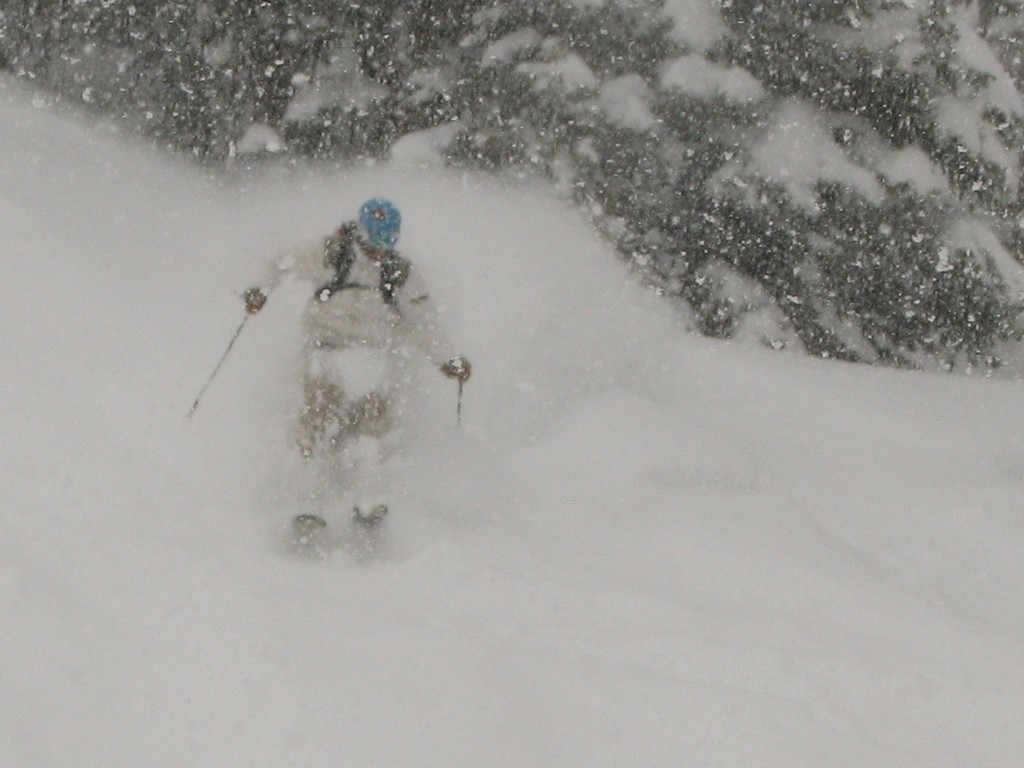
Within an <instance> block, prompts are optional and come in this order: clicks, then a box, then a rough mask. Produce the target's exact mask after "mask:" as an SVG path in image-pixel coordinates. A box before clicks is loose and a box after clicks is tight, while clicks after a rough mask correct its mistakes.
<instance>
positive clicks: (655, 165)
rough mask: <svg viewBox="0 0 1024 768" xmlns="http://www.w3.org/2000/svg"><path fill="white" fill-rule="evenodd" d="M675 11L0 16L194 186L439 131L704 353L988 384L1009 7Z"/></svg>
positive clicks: (410, 8)
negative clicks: (538, 199)
mask: <svg viewBox="0 0 1024 768" xmlns="http://www.w3.org/2000/svg"><path fill="white" fill-rule="evenodd" d="M709 7H710V6H709ZM670 11H671V8H668V9H666V8H665V7H663V4H662V3H661V2H658V1H656V0H633V1H630V2H626V1H625V0H622V1H621V2H606V3H604V4H603V5H595V4H592V3H575V2H570V1H569V0H532V1H528V0H490V2H481V1H480V0H401V2H399V1H397V0H394V1H389V2H379V1H378V2H368V3H365V4H357V3H348V2H329V1H328V0H278V1H276V2H258V1H254V2H244V3H240V2H237V0H205V1H204V2H199V1H198V0H189V1H185V0H167V1H165V2H154V1H153V0H131V1H128V0H78V1H77V2H75V1H73V0H7V2H5V3H4V5H3V10H2V11H0V66H2V67H3V68H4V69H7V70H9V71H11V72H14V73H15V74H17V75H19V76H21V77H24V78H29V79H31V80H33V81H35V82H36V83H38V84H39V85H40V87H45V88H48V89H51V90H55V91H57V92H59V93H61V94H64V95H65V96H67V97H73V98H76V99H81V100H82V101H84V102H86V103H88V104H90V105H92V106H93V107H94V108H97V109H99V110H102V111H103V112H105V113H112V114H116V115H118V116H120V117H122V118H123V119H124V120H126V121H129V122H130V123H131V124H133V125H137V126H140V127H141V128H142V129H143V130H144V131H145V132H147V133H148V134H149V135H151V136H153V137H155V138H157V139H158V140H160V141H161V142H163V143H165V144H167V145H169V146H171V147H173V148H174V149H176V150H179V151H184V152H188V153H191V154H193V155H195V156H196V157H197V158H200V159H202V160H203V161H205V162H222V161H225V160H227V159H229V158H232V157H235V156H237V155H238V154H239V153H240V152H248V151H253V150H260V149H262V150H263V151H275V152H280V153H290V154H292V155H295V156H299V157H308V158H328V157H329V158H359V157H366V156H376V157H386V156H387V154H388V152H389V150H390V148H391V147H392V145H393V144H394V143H395V142H396V141H397V140H398V139H400V138H402V137H403V136H407V135H409V134H411V133H415V132H418V131H423V130H426V129H431V128H439V129H442V132H441V133H439V134H438V136H439V137H441V139H443V147H442V151H443V152H444V153H445V155H446V157H447V160H448V161H449V162H450V163H452V164H455V165H465V166H472V167H477V168H487V169H494V170H503V169H514V170H521V169H524V168H527V169H530V170H531V171H534V172H539V173H543V174H546V175H548V176H549V177H550V178H551V179H552V181H553V183H555V184H557V185H558V186H559V188H561V189H563V190H565V191H566V193H567V194H569V195H571V196H572V197H573V198H574V199H575V200H577V201H578V202H579V204H580V205H581V206H583V208H584V209H585V210H586V211H587V212H588V213H589V214H590V215H591V216H592V217H593V220H594V222H595V225H596V226H598V227H600V228H601V230H602V231H603V232H605V233H606V235H607V236H608V237H609V238H611V239H612V240H613V241H614V242H615V243H616V244H617V245H618V247H619V249H620V251H621V253H622V254H623V256H624V258H627V259H628V260H630V261H631V262H632V263H633V264H634V265H636V267H637V269H638V270H640V271H642V273H643V274H644V275H645V276H646V277H647V279H648V280H649V281H650V282H651V284H652V285H654V286H655V287H657V289H658V290H660V291H661V292H663V293H664V294H665V295H666V296H669V297H672V298H676V299H678V300H681V301H682V302H684V303H685V306H686V307H687V308H688V310H689V311H690V312H691V313H692V317H693V322H694V324H695V325H696V326H697V327H698V328H699V329H700V330H701V331H702V332H704V333H707V334H711V335H717V336H746V337H754V338H758V339H759V340H761V341H764V342H765V343H769V344H772V345H773V346H786V345H798V346H801V347H803V348H805V349H806V350H808V351H809V352H811V353H813V354H819V355H827V356H833V357H839V358H843V359H852V360H863V361H869V362H883V363H887V364H891V365H934V364H938V365H941V366H943V367H948V368H956V369H963V368H965V367H969V366H978V365H993V366H994V365H998V364H999V362H1000V358H1001V356H1002V355H1003V354H1004V353H1005V350H1006V349H1008V348H1009V347H1010V346H1011V345H1012V344H1013V342H1016V341H1017V340H1018V339H1019V336H1020V333H1021V323H1020V320H1019V313H1020V311H1021V291H1022V288H1024V281H1022V280H1021V278H1020V274H1019V273H1020V264H1019V257H1020V254H1021V242H1022V237H1021V228H1022V222H1024V207H1022V196H1021V190H1022V182H1021V150H1022V147H1024V103H1022V100H1021V97H1020V82H1021V77H1022V76H1024V63H1022V60H1021V57H1022V56H1024V47H1022V45H1021V43H1022V33H1021V30H1022V28H1024V19H1022V14H1021V10H1020V7H1019V3H1018V2H1016V1H1015V0H1014V1H1013V2H1011V1H1010V0H1004V1H1003V2H999V1H997V0H989V1H987V2H962V1H957V0H931V1H930V2H927V1H925V0H921V2H917V3H903V2H889V1H882V0H762V1H758V0H724V1H723V2H722V3H721V8H720V12H719V14H718V15H717V16H716V17H715V19H717V26H716V25H714V24H712V25H709V28H708V29H707V30H706V31H705V30H695V29H681V28H680V27H679V26H678V23H677V22H676V20H675V19H674V18H673V15H672V13H671V12H670ZM442 127H445V128H442ZM267 137H271V138H270V139H268V138H267ZM257 138H258V139H259V140H258V141H257Z"/></svg>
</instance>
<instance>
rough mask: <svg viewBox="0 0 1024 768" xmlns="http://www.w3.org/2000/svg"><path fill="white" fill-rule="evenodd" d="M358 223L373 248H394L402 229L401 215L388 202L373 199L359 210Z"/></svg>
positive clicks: (380, 198)
mask: <svg viewBox="0 0 1024 768" xmlns="http://www.w3.org/2000/svg"><path fill="white" fill-rule="evenodd" d="M359 223H360V224H362V225H363V229H365V230H366V234H367V235H369V239H370V245H372V246H374V247H375V248H394V247H395V243H397V242H398V233H399V231H400V230H401V229H402V214H401V213H399V212H398V209H397V208H396V207H395V206H394V204H393V203H392V202H391V201H390V200H385V199H384V198H382V197H375V198H373V199H372V200H367V201H366V202H365V203H363V207H362V208H360V209H359Z"/></svg>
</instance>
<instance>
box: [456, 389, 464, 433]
mask: <svg viewBox="0 0 1024 768" xmlns="http://www.w3.org/2000/svg"><path fill="white" fill-rule="evenodd" d="M465 383H466V382H465V381H463V380H462V379H459V402H458V405H456V407H455V425H456V426H457V427H459V428H460V429H461V428H462V387H463V386H464V385H465Z"/></svg>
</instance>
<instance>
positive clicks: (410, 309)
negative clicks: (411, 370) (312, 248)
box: [287, 225, 454, 367]
mask: <svg viewBox="0 0 1024 768" xmlns="http://www.w3.org/2000/svg"><path fill="white" fill-rule="evenodd" d="M287 271H289V272H291V273H293V274H294V275H295V276H296V277H302V278H306V279H309V280H310V281H311V282H313V283H314V284H315V285H317V286H318V287H317V289H316V290H315V292H314V294H313V296H312V297H311V298H310V301H309V302H308V304H307V306H306V311H305V314H304V317H303V325H304V330H305V334H306V339H307V343H308V344H310V345H312V346H315V347H319V348H327V349H351V348H358V349H378V350H386V351H390V352H394V353H397V354H403V353H404V352H405V351H406V350H410V348H411V349H415V350H418V351H419V352H421V353H422V354H423V355H424V356H425V357H426V358H427V360H428V361H430V362H431V363H432V364H434V365H435V366H438V367H439V366H441V365H442V364H443V363H444V362H445V361H446V360H448V359H450V358H451V357H453V355H454V351H453V349H452V345H451V342H450V341H449V340H448V338H447V337H446V336H445V334H444V333H443V332H442V331H441V329H440V327H439V326H438V322H437V312H436V309H435V306H434V302H433V300H432V299H431V297H430V294H429V292H428V291H427V287H426V284H425V282H424V281H423V280H422V279H421V277H420V276H419V274H418V272H417V271H416V269H415V266H414V265H413V264H411V263H410V262H409V261H408V260H407V259H405V258H403V257H402V256H401V255H399V254H398V252H397V251H395V250H394V249H377V248H374V247H373V246H371V245H370V244H369V243H367V242H366V241H365V240H363V239H362V238H360V237H358V236H356V235H355V227H354V225H346V226H343V227H341V228H340V229H339V230H338V231H337V232H336V233H335V234H334V235H332V236H331V237H328V238H327V239H326V240H325V241H324V245H323V252H322V256H321V257H320V258H317V255H315V254H313V253H307V254H302V255H300V256H299V258H298V259H297V260H296V263H295V264H294V265H292V266H291V267H290V268H288V269H287Z"/></svg>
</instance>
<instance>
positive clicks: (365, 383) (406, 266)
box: [244, 198, 471, 527]
mask: <svg viewBox="0 0 1024 768" xmlns="http://www.w3.org/2000/svg"><path fill="white" fill-rule="evenodd" d="M400 229H401V214H400V213H399V211H398V209H397V208H396V207H395V206H394V205H393V204H392V203H391V202H389V201H388V200H385V199H383V198H373V199H372V200H368V201H367V202H366V203H364V204H363V206H362V207H361V208H360V209H359V217H358V222H356V221H350V222H345V223H344V224H342V225H341V226H340V227H338V229H337V231H335V232H334V233H333V234H332V235H331V236H330V237H327V238H326V239H325V240H324V245H323V253H322V261H321V263H319V264H316V263H312V264H308V263H307V264H301V263H297V264H295V265H293V266H290V267H288V268H287V271H290V272H292V273H295V274H297V275H298V276H301V277H306V278H310V279H312V280H316V281H318V282H317V285H318V287H317V288H316V290H315V292H314V294H313V296H312V297H311V298H310V300H309V302H308V303H307V306H306V309H305V312H304V315H303V327H304V333H305V350H304V351H305V355H304V357H305V370H304V372H303V394H304V404H303V409H302V414H301V416H300V418H299V420H298V437H297V442H298V445H299V448H300V450H301V452H302V455H303V456H304V457H306V458H313V457H328V458H332V457H333V458H334V459H340V461H335V463H333V464H332V465H331V466H332V469H333V471H336V472H338V473H343V474H345V475H347V477H342V478H340V480H341V482H342V483H343V484H344V487H345V488H347V489H348V490H350V491H352V492H353V493H354V494H356V496H357V498H358V503H357V504H356V506H355V509H354V520H355V521H356V522H357V523H360V524H362V525H366V526H377V525H379V524H380V523H381V521H382V520H383V519H384V516H385V515H386V514H387V504H386V502H385V500H384V499H383V492H384V490H385V486H384V483H385V478H384V477H383V461H384V458H385V457H386V454H387V446H386V445H385V444H384V443H385V438H386V437H387V436H388V434H389V433H391V431H392V428H393V427H394V426H395V417H396V410H397V409H398V408H399V406H400V403H401V399H402V395H401V389H402V386H403V385H404V384H406V383H408V381H409V379H410V375H411V374H410V372H409V370H408V364H409V362H410V358H411V355H410V353H411V352H415V351H418V352H419V353H420V354H421V355H422V356H424V357H425V358H426V359H427V360H428V361H430V362H431V363H432V364H434V365H435V366H436V367H437V368H438V369H439V370H440V371H441V372H442V373H443V374H444V375H445V376H447V377H449V378H452V379H455V380H456V381H458V382H459V385H460V387H461V385H462V384H464V383H465V382H466V381H467V380H468V379H469V376H470V373H471V366H470V363H469V361H468V360H467V359H466V358H465V357H463V356H461V355H453V354H451V351H452V347H451V344H450V342H449V341H448V339H447V338H446V337H445V335H444V334H443V333H442V332H441V330H440V328H439V327H438V324H437V315H436V312H435V309H434V306H433V302H432V301H431V299H430V295H429V294H428V292H427V290H426V286H425V284H424V283H423V281H422V280H421V279H420V277H419V275H418V273H417V272H416V270H415V269H414V268H413V266H412V264H411V263H410V262H409V261H408V260H407V259H405V258H404V257H402V256H401V255H399V253H398V252H397V251H396V250H395V244H396V243H397V241H398V236H399V232H400ZM310 261H312V259H310ZM325 276H326V277H327V280H326V281H325V282H319V281H322V280H323V279H324V277H325ZM267 293H268V291H266V290H264V289H263V288H259V287H256V288H250V289H249V290H248V291H246V293H245V295H244V296H245V301H246V309H247V311H249V312H251V313H255V312H258V311H259V310H260V308H261V307H262V306H263V303H264V302H265V301H266V298H267ZM360 497H361V498H360ZM301 517H303V518H306V519H305V521H304V524H305V525H310V526H320V527H322V526H323V524H324V523H323V520H322V518H319V517H318V516H312V515H307V516H301ZM300 522H302V521H300Z"/></svg>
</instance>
